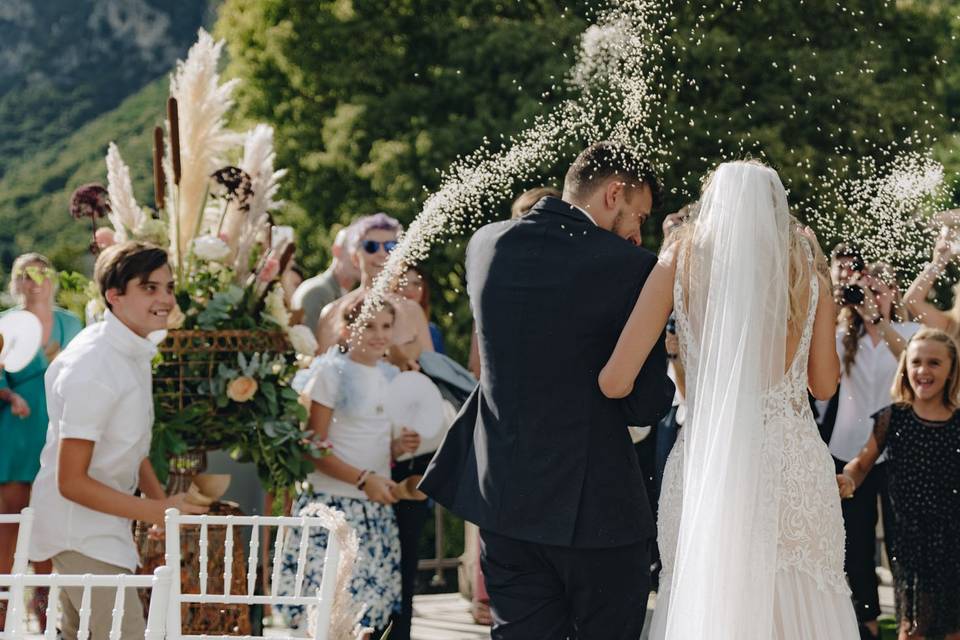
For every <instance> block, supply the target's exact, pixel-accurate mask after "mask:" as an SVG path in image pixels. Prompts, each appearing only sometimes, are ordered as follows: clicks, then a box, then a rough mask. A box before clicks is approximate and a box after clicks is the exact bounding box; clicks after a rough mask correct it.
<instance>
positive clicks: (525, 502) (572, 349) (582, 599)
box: [420, 142, 673, 640]
mask: <svg viewBox="0 0 960 640" xmlns="http://www.w3.org/2000/svg"><path fill="white" fill-rule="evenodd" d="M658 195H659V185H658V183H657V180H656V177H655V176H654V175H653V173H652V172H651V171H650V169H649V168H647V164H646V163H645V162H644V161H642V160H641V159H640V158H638V157H636V156H635V155H634V154H633V152H631V151H630V150H629V149H627V148H625V147H623V146H621V145H618V144H615V143H611V142H600V143H597V144H594V145H592V146H590V147H589V148H587V149H586V150H585V151H583V152H582V153H581V154H580V155H579V156H578V157H577V159H576V161H575V162H574V163H573V166H571V167H570V170H569V171H568V172H567V175H566V178H565V179H564V185H563V199H562V200H561V199H557V198H552V197H547V198H544V199H542V200H540V201H539V202H538V203H537V204H536V205H535V206H534V207H533V209H532V210H531V211H530V212H529V213H528V214H527V215H525V216H523V217H522V218H520V219H518V220H511V221H507V222H498V223H494V224H490V225H487V226H485V227H483V228H481V229H480V230H479V231H477V233H476V234H475V235H474V237H473V238H472V240H471V241H470V245H469V247H468V248H467V282H468V287H467V289H468V293H469V295H470V301H471V305H472V309H473V314H474V318H475V319H476V326H477V338H478V341H479V347H480V359H481V377H480V385H479V387H478V388H477V389H476V390H475V391H474V392H473V394H472V395H471V396H470V398H469V399H468V400H467V402H466V404H465V405H464V407H463V409H462V410H461V413H460V415H459V416H458V418H457V420H456V422H455V423H454V425H453V426H452V427H451V429H450V431H449V433H448V434H447V437H446V439H445V440H444V442H443V445H442V446H441V447H440V449H439V451H437V454H436V456H435V457H434V459H433V461H432V462H431V463H430V467H429V469H428V470H427V473H426V475H425V477H424V479H423V482H422V484H421V485H420V486H421V488H422V489H423V490H424V491H425V492H426V493H428V494H429V495H430V496H432V497H433V498H435V499H436V500H437V501H438V502H439V503H440V504H442V505H444V506H445V507H447V508H448V509H449V510H450V511H452V512H453V513H455V514H457V515H459V516H461V517H463V518H464V519H466V520H469V521H471V522H474V523H476V524H477V525H478V526H479V527H480V537H481V544H482V553H481V566H482V568H483V573H484V576H485V578H486V587H487V591H488V593H489V594H490V606H491V610H492V612H493V617H494V626H493V631H492V637H493V638H496V639H504V640H514V639H516V640H537V639H544V640H553V639H557V640H560V639H562V638H579V639H586V640H595V639H596V640H619V639H623V640H636V639H637V638H639V637H640V632H641V630H642V627H643V620H644V616H645V615H646V608H647V595H648V592H649V580H650V576H649V554H648V545H649V542H650V539H651V538H652V537H653V536H654V522H653V517H652V515H651V511H650V506H649V504H648V502H647V497H646V493H645V491H644V485H643V478H642V477H641V473H640V468H639V466H638V465H637V459H636V455H635V454H634V451H633V446H632V445H631V442H630V436H629V435H628V431H627V426H628V425H652V424H655V423H656V422H657V420H658V419H659V418H660V417H661V416H663V415H664V414H665V413H666V412H667V410H668V409H669V408H670V403H671V401H672V399H673V385H672V383H671V382H670V381H669V379H668V378H667V375H666V358H665V351H664V346H663V340H662V339H661V340H660V342H659V343H658V345H657V346H656V348H655V349H654V351H653V353H651V356H650V357H649V358H648V359H647V363H646V365H645V366H644V368H643V370H642V371H641V372H640V375H639V377H638V379H637V381H636V385H635V387H634V390H633V393H632V394H631V395H630V396H628V397H627V398H625V399H623V400H619V401H617V400H609V399H607V398H605V397H604V396H603V394H602V393H601V392H600V388H599V386H598V383H597V375H598V374H599V372H600V369H601V368H602V367H603V365H604V363H605V362H606V360H607V358H608V357H609V356H610V354H611V352H612V351H613V347H614V345H615V344H616V342H617V338H618V337H619V335H620V330H621V329H622V328H623V325H624V324H625V322H626V320H627V317H628V315H629V314H630V311H631V309H632V308H633V305H634V303H635V302H636V299H637V296H638V295H639V293H640V289H641V287H642V286H643V283H644V281H645V280H646V278H647V275H648V274H649V273H650V271H651V269H653V266H654V264H655V263H656V261H657V259H656V256H654V254H652V253H650V252H649V251H646V250H645V249H641V248H638V247H637V246H635V245H636V244H639V241H640V225H641V224H642V223H643V221H644V220H645V219H646V218H647V217H649V215H650V211H651V209H652V208H653V206H654V201H655V200H656V199H657V196H658Z"/></svg>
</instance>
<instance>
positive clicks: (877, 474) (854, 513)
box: [834, 458, 893, 623]
mask: <svg viewBox="0 0 960 640" xmlns="http://www.w3.org/2000/svg"><path fill="white" fill-rule="evenodd" d="M834 462H836V465H837V473H840V472H842V471H843V466H844V465H845V464H846V463H845V462H843V461H842V460H837V459H836V458H834ZM886 485H887V470H886V465H885V464H878V465H875V466H874V467H873V469H872V470H871V471H870V473H868V474H867V477H866V478H865V479H864V481H863V484H861V485H860V487H859V488H857V490H856V492H855V493H854V494H853V497H852V498H850V499H849V500H843V501H842V502H841V505H842V507H843V526H844V529H846V532H847V543H846V548H845V549H844V551H845V553H844V559H843V570H844V571H845V572H846V574H847V580H848V581H849V582H850V591H852V592H853V608H854V611H856V613H857V620H858V621H859V622H861V623H862V622H868V621H871V620H876V619H877V617H878V616H879V615H880V598H879V595H878V592H877V587H878V586H879V583H878V581H877V572H876V567H877V562H878V557H877V535H876V530H877V519H878V517H879V513H878V509H877V497H878V496H883V498H884V500H883V511H884V527H883V530H884V535H885V536H886V537H887V544H888V545H889V544H890V537H891V536H892V535H893V530H892V528H891V527H890V526H889V523H890V520H891V518H890V514H891V511H890V508H889V507H888V502H887V500H886V493H887V492H886Z"/></svg>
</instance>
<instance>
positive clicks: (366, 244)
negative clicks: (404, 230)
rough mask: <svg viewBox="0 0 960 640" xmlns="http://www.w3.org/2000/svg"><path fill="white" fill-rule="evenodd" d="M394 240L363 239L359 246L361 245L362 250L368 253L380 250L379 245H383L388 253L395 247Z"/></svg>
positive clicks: (395, 242)
mask: <svg viewBox="0 0 960 640" xmlns="http://www.w3.org/2000/svg"><path fill="white" fill-rule="evenodd" d="M397 244H398V243H397V241H396V240H387V241H386V242H377V241H376V240H364V241H363V244H361V245H360V246H361V247H363V250H364V251H366V252H367V253H369V254H374V253H376V252H377V251H380V247H383V250H384V251H386V252H387V253H390V252H391V251H393V250H394V249H396V248H397Z"/></svg>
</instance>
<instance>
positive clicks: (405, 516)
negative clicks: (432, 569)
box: [373, 453, 433, 640]
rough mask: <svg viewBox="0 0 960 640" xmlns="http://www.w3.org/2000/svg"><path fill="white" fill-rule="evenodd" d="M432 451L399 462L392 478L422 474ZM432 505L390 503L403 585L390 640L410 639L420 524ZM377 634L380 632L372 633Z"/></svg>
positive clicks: (412, 502)
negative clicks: (398, 542) (397, 541)
mask: <svg viewBox="0 0 960 640" xmlns="http://www.w3.org/2000/svg"><path fill="white" fill-rule="evenodd" d="M432 458H433V454H432V453H427V454H424V455H421V456H417V457H416V458H413V459H411V460H404V461H403V462H398V463H397V464H396V465H395V466H394V467H393V471H392V473H391V475H392V476H393V480H394V481H395V482H399V481H401V480H403V479H404V478H406V477H408V476H411V475H414V474H423V472H424V471H425V470H426V468H427V465H428V464H430V460H431V459H432ZM432 508H433V501H432V500H424V501H423V502H414V501H410V500H401V501H400V502H398V503H397V504H395V505H394V506H393V510H394V513H396V514H397V528H398V529H399V530H400V579H401V585H402V600H401V609H400V613H398V614H395V615H394V616H393V629H392V630H391V631H390V640H410V624H411V623H412V621H413V592H414V591H415V590H416V586H417V563H418V562H419V559H420V555H419V551H420V535H421V534H422V533H423V525H425V524H426V523H427V520H429V519H430V512H431V510H432ZM373 637H374V638H379V637H380V636H377V635H375V636H373Z"/></svg>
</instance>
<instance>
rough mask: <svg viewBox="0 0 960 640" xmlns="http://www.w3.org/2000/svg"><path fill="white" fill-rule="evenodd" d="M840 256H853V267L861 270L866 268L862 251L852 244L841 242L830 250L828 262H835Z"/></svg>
mask: <svg viewBox="0 0 960 640" xmlns="http://www.w3.org/2000/svg"><path fill="white" fill-rule="evenodd" d="M840 258H853V269H854V270H855V271H863V270H864V269H865V268H866V262H865V261H864V259H863V253H862V252H861V251H860V248H859V247H857V246H856V245H853V244H847V243H844V242H841V243H840V244H838V245H837V246H835V247H834V248H833V251H831V252H830V262H835V261H836V260H839V259H840Z"/></svg>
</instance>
